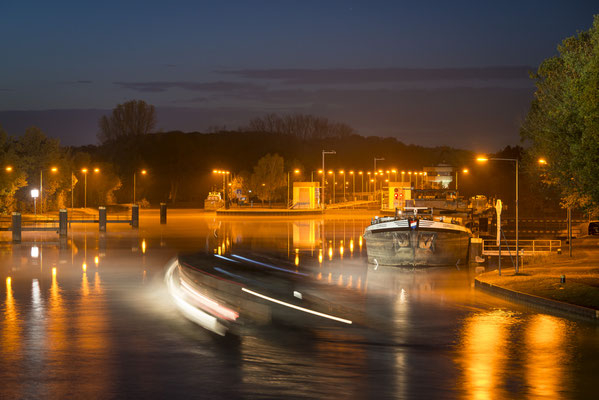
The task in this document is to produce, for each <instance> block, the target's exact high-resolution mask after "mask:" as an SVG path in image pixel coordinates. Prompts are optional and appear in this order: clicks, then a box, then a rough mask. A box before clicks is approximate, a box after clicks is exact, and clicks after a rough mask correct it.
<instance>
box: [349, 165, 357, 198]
mask: <svg viewBox="0 0 599 400" xmlns="http://www.w3.org/2000/svg"><path fill="white" fill-rule="evenodd" d="M349 174H350V175H351V177H352V184H351V196H352V197H353V199H354V201H356V175H354V171H349Z"/></svg>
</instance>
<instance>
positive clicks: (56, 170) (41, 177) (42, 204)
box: [40, 167, 58, 214]
mask: <svg viewBox="0 0 599 400" xmlns="http://www.w3.org/2000/svg"><path fill="white" fill-rule="evenodd" d="M50 171H51V172H52V173H56V172H58V168H56V167H52V168H50ZM43 181H44V170H43V169H41V170H40V214H43V212H44V189H43V185H42V183H43Z"/></svg>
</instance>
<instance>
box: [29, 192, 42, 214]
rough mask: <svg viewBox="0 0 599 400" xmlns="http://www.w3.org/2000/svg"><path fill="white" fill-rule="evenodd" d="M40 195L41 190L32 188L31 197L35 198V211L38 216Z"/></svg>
mask: <svg viewBox="0 0 599 400" xmlns="http://www.w3.org/2000/svg"><path fill="white" fill-rule="evenodd" d="M39 195H40V191H39V190H37V189H31V197H32V198H33V213H34V215H35V217H36V218H37V198H38V197H39Z"/></svg>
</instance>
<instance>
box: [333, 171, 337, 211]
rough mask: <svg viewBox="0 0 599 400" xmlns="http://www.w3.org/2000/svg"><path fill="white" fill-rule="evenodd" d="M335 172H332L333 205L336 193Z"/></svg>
mask: <svg viewBox="0 0 599 400" xmlns="http://www.w3.org/2000/svg"><path fill="white" fill-rule="evenodd" d="M335 175H336V174H335V171H333V204H335V193H336V192H337V190H336V189H337V187H336V186H337V182H336V181H335Z"/></svg>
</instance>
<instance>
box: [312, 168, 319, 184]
mask: <svg viewBox="0 0 599 400" xmlns="http://www.w3.org/2000/svg"><path fill="white" fill-rule="evenodd" d="M315 172H318V173H319V174H322V170H321V169H319V170H318V171H312V173H311V174H310V182H314V173H315Z"/></svg>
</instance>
